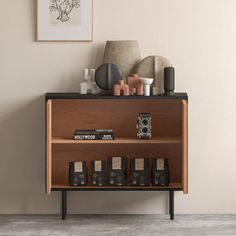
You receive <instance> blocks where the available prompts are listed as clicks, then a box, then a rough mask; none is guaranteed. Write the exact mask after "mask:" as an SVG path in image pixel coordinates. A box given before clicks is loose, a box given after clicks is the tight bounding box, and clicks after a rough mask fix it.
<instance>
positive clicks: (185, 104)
mask: <svg viewBox="0 0 236 236" xmlns="http://www.w3.org/2000/svg"><path fill="white" fill-rule="evenodd" d="M182 165H183V167H182V171H183V173H182V182H183V192H184V193H185V194H187V193H188V102H187V101H186V100H182Z"/></svg>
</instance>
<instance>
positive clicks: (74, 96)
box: [46, 93, 188, 100]
mask: <svg viewBox="0 0 236 236" xmlns="http://www.w3.org/2000/svg"><path fill="white" fill-rule="evenodd" d="M48 99H118V100H119V99H120V100H122V99H143V100H148V99H185V100H188V94H187V93H175V94H174V95H164V94H159V95H155V96H111V95H101V94H79V93H46V100H48Z"/></svg>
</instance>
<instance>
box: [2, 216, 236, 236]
mask: <svg viewBox="0 0 236 236" xmlns="http://www.w3.org/2000/svg"><path fill="white" fill-rule="evenodd" d="M0 235H4V236H8V235H20V236H29V235H30V236H31V235H35V236H41V235H46V236H54V235H59V236H62V235H63V236H73V235H77V236H78V235H79V236H80V235H82V236H92V235H94V236H101V235H106V236H108V235H109V236H117V235H119V236H122V235H124V236H141V235H142V236H149V235H152V236H156V235H175V236H178V235H180V236H184V235H188V236H189V235H191V236H192V235H209V236H213V235H236V215H176V217H175V220H174V221H170V220H169V217H168V216H165V215H82V216H77V215H73V216H69V217H68V219H67V220H66V221H61V220H60V216H55V215H53V216H52V215H50V216H48V215H47V216H42V215H40V216H36V215H34V216H30V215H27V216H11V215H1V216H0Z"/></svg>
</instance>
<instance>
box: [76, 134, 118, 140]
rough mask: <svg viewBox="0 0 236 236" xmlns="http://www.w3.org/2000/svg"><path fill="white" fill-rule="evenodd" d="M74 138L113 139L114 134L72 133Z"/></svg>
mask: <svg viewBox="0 0 236 236" xmlns="http://www.w3.org/2000/svg"><path fill="white" fill-rule="evenodd" d="M74 139H75V140H113V139H114V136H113V135H110V134H93V135H87V134H86V135H81V134H77V135H74Z"/></svg>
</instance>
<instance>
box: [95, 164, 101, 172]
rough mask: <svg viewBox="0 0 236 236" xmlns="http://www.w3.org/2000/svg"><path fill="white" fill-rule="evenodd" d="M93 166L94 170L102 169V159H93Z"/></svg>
mask: <svg viewBox="0 0 236 236" xmlns="http://www.w3.org/2000/svg"><path fill="white" fill-rule="evenodd" d="M94 166H95V171H96V172H101V171H102V161H95V163H94Z"/></svg>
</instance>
